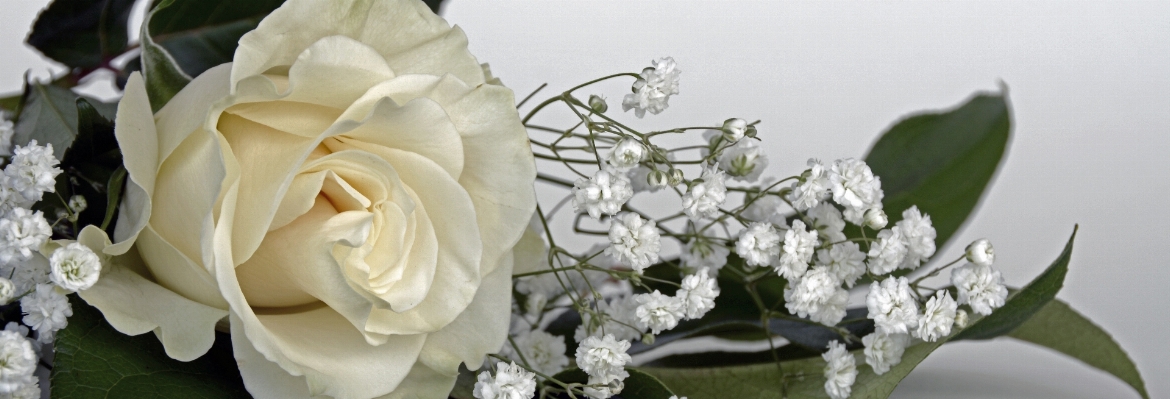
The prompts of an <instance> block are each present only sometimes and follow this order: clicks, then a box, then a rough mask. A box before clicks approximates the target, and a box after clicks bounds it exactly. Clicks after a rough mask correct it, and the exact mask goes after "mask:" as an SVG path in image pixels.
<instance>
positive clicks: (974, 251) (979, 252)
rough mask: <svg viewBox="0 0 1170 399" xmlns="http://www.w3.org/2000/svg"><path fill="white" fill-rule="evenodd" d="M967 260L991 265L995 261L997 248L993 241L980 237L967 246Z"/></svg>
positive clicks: (981, 264)
mask: <svg viewBox="0 0 1170 399" xmlns="http://www.w3.org/2000/svg"><path fill="white" fill-rule="evenodd" d="M967 261H969V262H971V263H974V264H976V265H980V266H991V264H992V263H995V248H994V247H992V246H991V241H987V239H986V238H980V239H978V240H975V242H973V243H971V245H968V246H967Z"/></svg>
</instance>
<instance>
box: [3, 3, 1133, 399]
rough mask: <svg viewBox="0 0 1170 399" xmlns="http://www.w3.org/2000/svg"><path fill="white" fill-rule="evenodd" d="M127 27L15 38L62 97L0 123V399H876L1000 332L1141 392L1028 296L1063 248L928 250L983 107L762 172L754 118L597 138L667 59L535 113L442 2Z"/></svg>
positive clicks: (977, 158) (977, 182) (963, 196)
mask: <svg viewBox="0 0 1170 399" xmlns="http://www.w3.org/2000/svg"><path fill="white" fill-rule="evenodd" d="M132 5H133V2H132V1H122V0H93V1H65V0H57V1H54V2H53V3H52V4H51V5H50V6H49V7H48V8H47V9H46V10H45V11H43V12H42V14H41V15H40V16H39V18H38V19H37V21H36V23H35V24H34V25H33V29H32V32H31V34H30V35H29V38H28V43H29V44H30V45H32V46H34V47H36V48H37V49H38V50H40V51H41V52H42V53H43V54H44V55H46V56H47V57H49V58H52V59H54V60H56V61H58V62H60V63H62V64H64V65H67V66H69V67H70V68H71V69H70V71H69V72H68V73H67V74H65V75H63V76H60V77H57V78H55V79H53V80H52V81H49V82H35V81H29V82H28V83H27V85H26V88H25V90H24V92H23V93H18V94H16V95H13V96H10V97H6V98H3V99H0V108H3V109H4V110H5V111H4V112H5V113H4V114H3V116H4V119H3V121H2V122H0V133H2V134H0V136H2V137H0V139H2V140H0V155H2V156H3V158H2V163H0V165H3V173H2V174H0V237H3V241H0V272H2V273H3V274H2V275H0V303H3V304H5V305H4V306H3V307H2V308H0V309H2V312H0V316H2V317H3V320H2V321H3V322H4V323H6V326H5V328H4V331H2V332H0V397H12V398H39V397H41V396H42V393H43V392H45V391H48V392H50V396H51V397H54V398H76V397H81V398H88V397H139V398H141V397H249V396H252V397H262V398H298V397H306V398H307V397H333V398H442V397H448V396H449V397H455V398H478V399H497V398H500V399H505V398H506V399H517V398H533V397H536V398H565V397H569V398H598V399H604V398H610V397H621V398H639V399H640V398H661V399H667V398H687V397H689V398H692V399H698V398H717V397H777V398H805V397H809V398H812V397H829V398H834V399H841V398H851V397H852V398H859V397H866V398H869V397H887V396H889V394H890V393H891V392H892V391H893V389H894V387H895V386H896V385H897V383H898V382H899V381H900V380H901V379H902V378H903V377H905V376H906V375H907V374H908V373H909V372H910V371H911V370H912V369H914V367H915V366H916V365H918V364H919V363H920V362H921V361H922V360H923V359H924V358H925V357H926V356H927V355H929V354H930V353H931V352H932V351H933V350H935V349H936V348H938V347H939V346H941V345H943V344H945V343H948V342H954V341H959V340H972V339H974V340H978V339H989V338H993V337H999V336H1009V337H1012V338H1016V339H1020V340H1024V341H1027V342H1032V343H1035V344H1038V345H1042V346H1046V347H1049V348H1052V349H1054V350H1057V351H1060V352H1063V353H1065V354H1068V355H1070V356H1072V357H1074V358H1076V359H1079V360H1081V361H1083V362H1085V363H1086V364H1088V365H1090V366H1093V367H1096V368H1098V369H1101V370H1103V371H1106V372H1108V373H1111V374H1113V375H1115V376H1117V377H1118V378H1120V379H1122V380H1123V381H1125V382H1126V383H1128V384H1130V385H1131V386H1132V387H1133V388H1134V389H1135V390H1136V392H1137V393H1138V394H1139V395H1141V396H1142V397H1148V395H1147V394H1146V391H1145V388H1144V384H1143V382H1142V379H1141V376H1140V374H1139V373H1138V371H1137V369H1136V367H1135V366H1134V365H1133V363H1132V362H1131V361H1130V360H1129V358H1128V357H1127V355H1126V354H1125V352H1124V351H1123V350H1122V349H1121V348H1120V346H1118V345H1117V343H1116V342H1114V341H1113V340H1112V339H1111V338H1110V337H1109V335H1108V334H1107V333H1105V332H1104V331H1102V330H1101V329H1100V328H1099V327H1097V326H1096V325H1094V324H1093V323H1092V322H1090V321H1089V320H1087V319H1086V318H1084V317H1083V316H1081V315H1080V314H1078V313H1077V312H1075V311H1074V310H1072V309H1071V308H1070V307H1069V305H1067V304H1065V303H1063V302H1061V301H1059V300H1056V299H1055V295H1056V293H1057V291H1058V290H1059V289H1060V287H1061V285H1062V282H1063V280H1064V277H1065V275H1066V273H1067V272H1068V266H1069V260H1070V256H1071V253H1072V247H1073V239H1074V238H1075V233H1076V230H1075V228H1074V230H1073V237H1070V238H1069V239H1068V241H1067V244H1066V245H1065V246H1064V248H1063V250H1062V251H1061V252H1059V255H1058V256H1057V258H1056V260H1055V261H1054V262H1053V263H1052V265H1051V266H1049V267H1048V268H1047V269H1046V270H1045V271H1044V272H1043V273H1042V274H1041V275H1039V276H1037V277H1036V278H1035V279H1034V280H1033V281H1031V282H1005V281H1004V278H1003V276H1002V275H1001V274H1000V272H999V271H998V270H997V267H999V266H997V263H996V257H995V251H994V247H993V245H992V243H991V241H989V240H987V239H980V240H977V241H975V242H972V243H970V244H969V245H967V246H966V248H965V250H964V251H962V252H954V253H950V252H948V251H940V249H944V250H945V249H946V248H949V247H948V246H945V245H944V244H946V243H947V242H948V240H949V239H951V238H952V236H953V235H954V233H955V232H956V230H957V229H958V228H959V227H960V226H961V225H962V223H963V222H964V221H965V220H966V219H967V218H968V216H969V215H970V214H971V212H972V210H973V209H974V207H975V205H976V204H977V202H978V200H979V198H980V196H981V194H982V193H983V191H984V190H985V188H986V187H987V186H988V185H989V184H990V182H991V180H992V176H993V174H994V173H995V172H996V170H997V169H998V166H999V164H1000V161H1001V158H1002V157H1003V155H1004V150H1005V148H1006V146H1007V142H1008V140H1009V138H1010V131H1011V118H1010V111H1009V106H1008V101H1007V90H1006V88H1005V89H1003V90H1002V91H1001V92H999V93H978V94H976V95H974V96H973V97H971V98H970V99H969V100H968V101H967V102H966V103H964V104H962V105H960V106H958V107H956V108H953V109H950V110H947V111H942V112H929V113H921V114H916V115H913V116H910V117H907V118H906V119H903V120H902V121H899V122H897V123H895V124H894V125H893V126H892V127H891V128H890V129H889V130H888V131H887V132H885V133H883V134H882V135H881V136H880V137H879V138H878V139H877V142H876V144H874V146H873V148H872V149H871V150H870V152H869V154H867V155H866V156H865V157H864V158H846V159H837V160H832V161H821V160H818V159H815V158H813V159H810V160H809V161H808V163H807V166H808V168H807V169H805V170H793V171H786V172H782V173H780V174H779V175H772V174H770V173H766V171H765V168H766V166H767V165H768V154H766V153H764V152H763V151H762V147H761V146H760V143H761V141H763V140H768V139H770V138H771V137H775V135H777V134H779V133H775V132H769V131H768V130H767V129H766V128H765V127H764V126H765V125H764V124H763V123H762V122H761V121H751V122H749V119H750V118H749V119H741V118H739V117H731V118H727V117H728V115H724V116H718V115H709V116H707V115H705V116H703V117H702V118H703V119H705V120H712V121H719V120H722V122H713V123H710V124H700V125H698V126H686V127H674V128H663V129H661V130H655V131H639V130H635V129H633V128H631V127H629V126H627V125H626V124H623V122H622V120H627V119H628V118H630V117H635V118H647V117H653V115H657V114H659V113H662V112H664V111H667V110H668V108H669V101H670V100H671V98H672V97H674V96H676V95H680V92H681V91H680V86H681V85H682V83H680V82H681V81H682V76H683V75H682V69H680V66H679V63H678V62H676V60H674V59H673V58H670V57H665V58H660V59H656V60H653V61H651V62H650V64H649V65H647V66H645V67H644V68H643V69H642V70H641V71H640V72H622V73H616V74H612V75H607V76H603V77H600V78H597V79H593V80H588V81H586V82H585V83H583V84H580V85H577V86H574V87H569V88H565V89H564V90H563V91H561V92H559V93H556V94H554V95H551V96H549V97H547V99H546V100H543V101H539V102H535V100H534V102H533V103H530V100H533V99H534V98H535V99H539V98H541V96H540V92H541V91H542V90H540V89H538V90H537V91H536V92H533V93H531V94H529V95H527V97H524V98H523V99H521V100H520V101H517V100H516V96H515V95H514V93H513V92H512V90H511V89H509V88H507V87H506V86H504V85H503V82H501V80H500V79H499V78H497V77H495V76H493V75H492V73H491V71H490V69H489V68H488V66H487V64H481V63H480V61H479V60H477V59H476V58H475V57H474V56H473V55H472V54H470V53H469V52H468V50H467V40H468V39H467V37H466V36H465V35H464V33H463V31H462V30H460V29H459V28H458V27H451V26H450V25H449V24H448V23H447V22H446V21H444V20H443V19H442V18H440V17H439V16H437V15H436V14H435V12H434V11H435V10H437V9H438V2H431V3H430V4H427V3H423V2H420V1H415V0H346V1H325V0H287V1H279V0H275V1H256V2H247V3H230V2H228V1H226V0H214V1H195V0H161V1H155V2H154V3H153V4H151V8H150V10H149V12H148V14H147V16H146V18H145V21H143V23H142V26H141V32H142V33H141V39H140V42H139V43H137V44H131V43H130V42H129V41H128V39H127V37H126V34H125V32H126V31H127V26H128V24H129V20H130V18H129V14H130V9H131V6H132ZM224 49H227V51H224ZM496 62H506V60H496ZM634 69H636V68H634ZM98 70H110V71H113V72H114V73H115V74H116V76H117V82H116V83H117V85H118V86H119V88H120V90H121V91H122V97H121V99H120V100H119V101H117V102H116V103H104V102H101V101H98V100H95V99H92V98H87V97H84V96H79V95H77V94H75V93H74V92H73V91H71V90H70V88H71V87H73V86H75V85H76V84H77V83H78V82H79V81H80V80H81V79H82V78H85V77H87V76H88V75H90V74H91V73H93V72H94V71H98ZM614 80H618V81H628V82H629V84H630V92H629V93H625V94H624V95H622V96H620V97H619V98H620V108H621V110H620V111H619V110H618V109H617V105H618V104H617V103H618V102H619V101H617V100H616V99H614V100H607V98H606V97H607V96H615V97H617V96H618V95H617V93H600V92H595V91H594V90H596V87H598V86H595V84H597V83H600V82H606V81H614ZM542 88H543V87H542ZM611 102H613V103H614V104H613V108H612V109H611V107H610V105H611V104H610V103H611ZM631 111H632V112H631ZM647 114H650V115H649V116H648V115H647ZM810 156H814V157H815V154H810ZM538 193H539V194H540V195H538ZM538 198H540V199H541V200H540V201H538ZM546 200H548V201H546ZM590 245H592V246H591V247H590ZM578 247H579V248H578ZM673 248H678V249H677V251H675V250H673ZM1054 250H1055V248H1054ZM948 276H949V278H947V277H948ZM1056 331H1078V332H1080V333H1081V334H1082V336H1083V337H1084V338H1083V339H1080V340H1077V342H1074V343H1069V342H1067V341H1063V340H1061V339H1059V338H1054V337H1053V333H1054V332H1056ZM148 332H153V334H147V333H148ZM711 342H739V343H755V344H765V345H766V346H763V347H756V349H753V350H749V351H746V352H745V351H743V350H739V351H735V350H730V349H727V348H726V347H709V346H708V345H710V343H711ZM757 346H758V345H757ZM38 368H41V369H45V370H49V371H50V373H49V374H50V377H49V378H48V379H47V380H46V379H42V378H38V376H37V375H36V371H37V370H38Z"/></svg>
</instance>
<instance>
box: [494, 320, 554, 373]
mask: <svg viewBox="0 0 1170 399" xmlns="http://www.w3.org/2000/svg"><path fill="white" fill-rule="evenodd" d="M512 342H515V343H516V346H512ZM502 352H503V353H501V354H502V355H504V356H507V357H509V358H512V359H513V360H520V359H523V360H525V361H527V362H528V363H527V364H528V367H531V368H532V369H533V370H536V371H538V372H541V373H543V374H546V375H553V374H556V373H559V372H560V371H561V370H564V369H565V366H568V365H569V357H568V356H565V338H564V337H559V336H556V335H552V334H549V333H547V332H544V331H542V330H532V331H525V332H521V333H520V334H519V335H517V336H516V337H513V338H512V341H511V342H509V343H507V344H506V345H504V350H503V351H502Z"/></svg>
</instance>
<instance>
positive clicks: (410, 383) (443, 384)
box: [378, 362, 457, 399]
mask: <svg viewBox="0 0 1170 399" xmlns="http://www.w3.org/2000/svg"><path fill="white" fill-rule="evenodd" d="M456 378H457V377H456V376H450V375H446V374H443V373H439V372H437V371H435V370H434V369H432V368H430V367H427V365H425V364H423V363H421V362H419V363H415V364H414V367H411V369H410V374H407V375H406V379H403V380H402V383H401V384H398V387H397V388H395V389H394V392H391V393H390V394H388V395H385V396H381V397H379V398H378V399H419V398H445V397H447V395H448V394H450V393H451V389H452V388H454V387H455V380H456Z"/></svg>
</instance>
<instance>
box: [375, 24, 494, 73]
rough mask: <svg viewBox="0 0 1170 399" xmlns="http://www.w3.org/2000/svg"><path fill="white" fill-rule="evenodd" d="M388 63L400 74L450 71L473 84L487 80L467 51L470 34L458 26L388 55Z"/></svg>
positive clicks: (481, 69)
mask: <svg viewBox="0 0 1170 399" xmlns="http://www.w3.org/2000/svg"><path fill="white" fill-rule="evenodd" d="M386 62H388V63H389V64H390V68H392V69H394V72H395V73H397V74H399V75H406V74H427V75H444V74H451V75H455V76H456V77H458V78H459V79H460V80H463V81H464V82H468V83H470V84H472V85H479V84H482V83H484V80H485V79H484V78H485V76H484V73H483V68H482V67H481V66H480V65H479V62H478V61H476V60H475V57H473V56H472V55H471V54H470V53H468V52H467V35H466V34H464V33H463V29H460V28H459V27H458V26H456V27H453V28H452V29H451V30H450V31H449V32H447V34H445V35H443V36H439V37H436V38H434V39H431V40H429V41H427V42H425V43H421V44H419V45H418V46H416V47H413V48H410V49H407V50H406V51H403V52H400V53H395V54H388V55H387V56H386Z"/></svg>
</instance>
